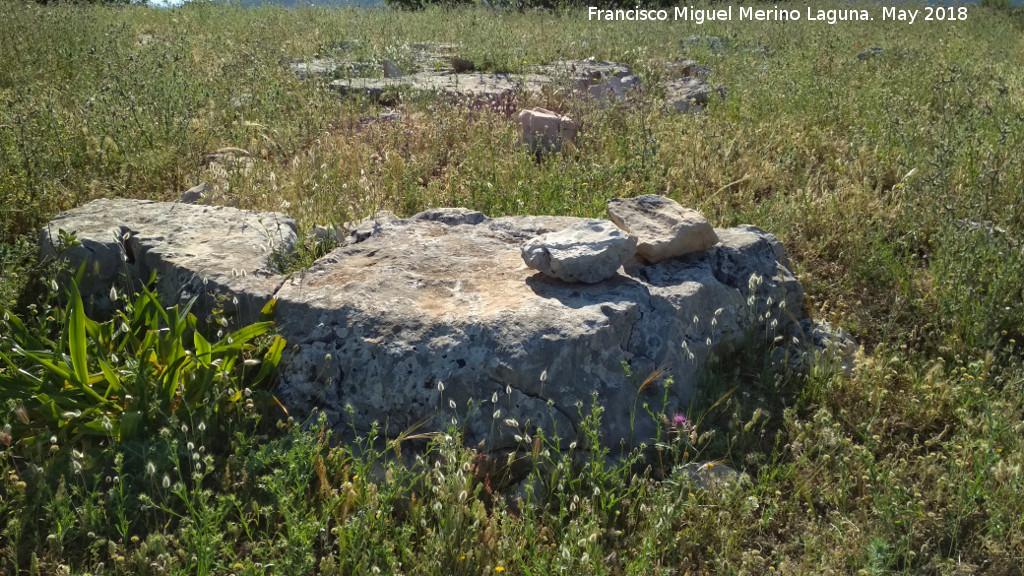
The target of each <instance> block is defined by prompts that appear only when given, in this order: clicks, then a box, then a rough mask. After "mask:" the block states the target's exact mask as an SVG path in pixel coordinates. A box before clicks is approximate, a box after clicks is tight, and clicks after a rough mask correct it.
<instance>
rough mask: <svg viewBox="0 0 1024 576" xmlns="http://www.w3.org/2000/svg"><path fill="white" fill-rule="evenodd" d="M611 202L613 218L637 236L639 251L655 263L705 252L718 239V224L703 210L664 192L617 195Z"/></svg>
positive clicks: (646, 258) (609, 210)
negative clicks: (705, 215) (625, 196)
mask: <svg viewBox="0 0 1024 576" xmlns="http://www.w3.org/2000/svg"><path fill="white" fill-rule="evenodd" d="M607 206H608V217H609V218H610V219H611V221H612V222H614V223H615V224H616V225H617V226H618V227H619V228H622V229H623V230H625V231H626V232H629V233H630V234H632V235H633V236H636V238H637V242H638V246H637V253H638V254H640V256H641V257H642V258H643V259H644V260H647V261H648V262H651V263H654V262H661V261H662V260H667V259H669V258H676V257H678V256H683V255H686V254H691V253H693V252H702V251H704V250H707V249H708V248H710V247H712V246H714V245H715V244H716V243H717V242H718V235H717V234H715V230H714V228H712V227H711V223H709V222H708V219H707V218H705V217H704V216H703V215H702V214H701V213H700V212H697V211H696V210H691V209H689V208H683V207H682V206H680V205H679V204H678V203H676V202H675V201H674V200H672V199H670V198H666V197H664V196H658V195H655V194H646V195H644V196H638V197H636V198H614V199H611V200H608V203H607Z"/></svg>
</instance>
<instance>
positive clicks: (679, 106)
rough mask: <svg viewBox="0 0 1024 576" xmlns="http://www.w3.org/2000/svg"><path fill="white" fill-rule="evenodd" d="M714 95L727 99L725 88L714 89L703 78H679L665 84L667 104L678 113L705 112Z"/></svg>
mask: <svg viewBox="0 0 1024 576" xmlns="http://www.w3.org/2000/svg"><path fill="white" fill-rule="evenodd" d="M712 94H718V95H719V97H721V98H723V99H724V98H725V94H726V91H725V88H723V87H721V86H719V87H717V88H716V87H714V86H712V85H711V84H708V83H707V82H705V81H704V80H702V79H701V78H697V77H692V76H691V77H687V78H677V79H674V80H669V81H667V82H665V104H666V105H667V106H668V107H669V108H671V109H673V110H676V111H677V112H689V111H691V110H692V111H699V110H703V108H704V106H705V105H706V104H707V103H708V101H709V100H710V99H711V95H712Z"/></svg>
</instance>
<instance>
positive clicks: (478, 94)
mask: <svg viewBox="0 0 1024 576" xmlns="http://www.w3.org/2000/svg"><path fill="white" fill-rule="evenodd" d="M639 85H640V82H639V80H638V79H637V78H636V76H634V75H633V70H632V68H630V67H629V66H628V65H626V64H621V63H617V62H601V61H596V60H561V61H558V62H555V63H553V64H549V65H546V66H537V67H534V69H533V70H532V71H531V72H528V73H525V74H496V73H489V74H488V73H480V72H469V73H461V74H460V73H457V71H456V72H455V73H453V72H451V71H448V70H436V69H425V70H420V71H418V72H415V73H412V74H407V75H405V76H402V77H401V78H383V79H381V78H348V79H340V80H335V81H333V82H331V88H332V89H334V90H336V91H338V92H340V93H341V94H363V95H367V96H369V97H371V98H375V99H379V98H381V97H382V96H383V95H384V94H386V93H388V92H389V91H394V90H413V91H420V92H437V93H440V94H444V95H446V96H451V97H467V96H468V97H473V98H491V99H494V98H505V97H509V96H513V95H515V94H516V93H518V92H520V91H522V92H527V93H531V94H540V93H541V92H542V91H543V90H544V88H545V87H546V86H552V87H557V86H562V87H565V88H568V89H570V90H575V91H579V92H581V93H584V94H589V95H590V96H593V97H595V98H598V99H601V100H620V99H623V98H625V97H626V96H627V95H628V94H629V92H630V90H633V89H634V88H636V87H638V86H639Z"/></svg>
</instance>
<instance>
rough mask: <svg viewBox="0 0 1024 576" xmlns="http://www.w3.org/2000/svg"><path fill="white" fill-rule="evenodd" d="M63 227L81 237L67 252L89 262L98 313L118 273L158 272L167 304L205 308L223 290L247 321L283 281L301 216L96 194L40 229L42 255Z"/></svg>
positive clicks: (88, 286)
mask: <svg viewBox="0 0 1024 576" xmlns="http://www.w3.org/2000/svg"><path fill="white" fill-rule="evenodd" d="M60 230H64V231H65V232H73V233H74V234H75V236H76V238H77V240H78V241H79V242H81V246H73V247H70V248H66V249H64V250H62V251H61V254H62V255H63V256H64V257H66V258H67V259H68V260H69V263H70V265H71V270H74V271H77V269H78V267H79V266H81V265H83V264H84V265H85V267H86V275H85V279H84V282H83V285H82V287H81V289H82V296H83V298H84V299H85V300H86V303H87V305H88V306H89V308H90V310H91V311H92V313H94V314H98V315H103V314H108V313H110V312H111V311H112V302H111V301H110V299H109V296H108V295H109V293H110V287H111V286H114V285H118V277H119V276H120V275H122V274H124V275H125V276H127V278H129V279H130V280H131V281H133V282H140V281H141V282H146V281H148V280H149V278H150V275H151V274H152V273H154V272H155V273H156V274H157V280H158V285H157V290H158V291H159V292H160V293H162V294H164V296H165V301H164V303H165V305H168V306H170V305H172V304H173V303H175V302H181V303H185V302H188V301H189V300H190V299H191V298H192V297H193V296H196V295H199V301H198V302H197V304H198V307H197V308H196V311H197V312H199V313H200V314H202V313H204V312H208V311H209V310H210V309H211V308H212V306H213V305H214V303H215V301H214V296H215V295H216V294H221V295H223V296H224V300H225V301H224V305H225V309H226V310H228V311H231V310H232V309H233V310H234V311H236V312H237V313H238V315H239V319H240V320H241V321H243V322H252V321H254V320H255V319H256V318H257V317H258V316H259V312H260V309H262V308H263V306H264V305H265V304H266V303H267V301H268V300H270V298H271V297H272V296H273V294H274V292H276V291H277V289H278V288H279V287H280V286H281V284H283V283H284V277H283V276H280V275H278V274H277V273H276V270H275V267H274V265H273V258H274V257H275V255H276V256H283V255H286V254H288V253H290V252H291V251H292V249H293V248H294V246H295V242H296V238H297V237H296V233H295V222H294V221H293V220H292V219H291V218H289V217H288V216H285V215H284V214H279V213H276V212H251V211H246V210H238V209H235V208H227V207H223V206H197V205H191V204H181V203H171V202H166V203H165V202H149V201H144V200H124V199H100V200H94V201H92V202H90V203H88V204H85V205H83V206H80V207H78V208H75V209H74V210H70V211H68V212H65V213H63V214H61V215H60V216H58V217H57V218H55V219H54V220H53V221H52V222H50V223H49V224H48V225H47V226H46V227H44V228H43V230H42V234H41V246H42V252H43V254H44V255H46V256H53V255H56V254H57V252H58V249H60V246H59V231H60ZM236 301H237V303H236Z"/></svg>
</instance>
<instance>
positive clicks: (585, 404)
mask: <svg viewBox="0 0 1024 576" xmlns="http://www.w3.org/2000/svg"><path fill="white" fill-rule="evenodd" d="M594 222H595V221H593V220H586V219H580V218H568V217H554V216H522V217H503V218H494V219H490V218H486V217H485V216H484V215H483V214H481V213H479V212H474V211H472V210H465V209H438V210H430V211H427V212H424V213H421V214H418V215H416V216H414V217H412V218H408V219H397V218H395V217H394V216H393V215H390V214H388V213H380V214H378V215H377V216H376V217H375V218H374V219H373V220H367V221H365V222H362V223H360V224H359V225H358V226H357V227H356V229H355V230H353V231H352V233H351V234H350V235H349V236H348V237H347V238H345V239H344V240H343V241H342V243H341V245H340V246H339V247H338V248H336V249H335V250H333V251H332V252H330V253H329V254H327V255H326V256H324V257H322V258H320V259H319V260H318V261H317V262H316V263H314V264H313V266H312V267H310V268H309V269H306V270H304V271H301V272H296V273H294V274H292V275H291V276H290V277H289V278H288V279H285V278H283V277H281V276H279V275H276V274H275V273H274V268H273V265H272V264H273V255H274V254H275V253H277V252H279V251H281V250H285V249H288V248H290V247H291V245H292V244H294V242H295V232H294V223H293V222H292V221H291V220H290V219H289V218H287V217H286V216H283V215H280V214H274V213H263V214H259V213H253V212H244V211H240V210H234V209H230V208H214V207H205V206H192V205H183V204H157V203H152V202H140V201H131V200H100V201H96V202H93V203H90V204H87V205H85V206H82V207H81V208H78V209H76V210H73V211H71V212H69V213H67V214H64V215H62V216H61V217H59V218H57V219H56V220H55V221H54V222H53V223H51V224H50V225H49V226H48V227H47V229H46V230H44V232H43V245H44V248H45V249H47V250H49V251H51V252H52V251H53V250H54V245H55V244H56V242H57V230H58V228H61V229H64V230H66V231H75V232H76V234H77V237H78V239H79V240H81V241H82V242H83V246H82V247H78V248H72V249H70V250H69V251H68V252H67V255H68V256H69V257H71V259H72V261H73V262H84V263H86V266H87V270H88V272H89V273H90V275H91V277H92V285H91V286H92V288H91V289H90V294H93V296H94V298H93V300H94V301H95V302H99V299H101V298H102V296H101V295H102V294H106V291H107V290H109V285H110V283H112V282H113V280H114V277H115V276H116V275H117V274H118V273H120V272H121V271H122V270H124V271H125V272H127V273H128V274H129V276H133V277H135V278H145V277H147V276H148V274H149V273H150V272H151V271H156V272H157V273H158V274H159V275H160V284H159V289H160V290H161V291H162V292H164V295H165V297H166V298H169V299H170V301H169V302H168V303H170V302H171V301H174V300H176V299H179V298H180V299H185V298H187V297H189V296H190V295H192V294H201V295H204V298H205V299H206V300H207V301H209V300H210V299H209V298H208V297H207V296H205V295H206V294H207V293H208V292H214V291H224V292H226V293H227V295H228V301H229V302H230V301H231V300H232V299H235V300H237V301H238V302H239V304H238V312H239V313H240V315H241V316H242V317H243V318H247V317H251V316H252V315H253V314H254V313H257V312H258V311H259V309H260V308H261V306H262V303H264V302H266V301H267V300H268V299H269V298H274V299H276V302H277V307H276V310H277V323H278V328H279V331H280V334H281V336H283V337H284V338H285V339H286V340H287V341H288V345H289V349H290V350H289V353H288V354H287V358H288V360H287V362H286V363H285V364H284V366H283V367H282V371H281V374H280V383H279V387H278V389H277V392H276V394H277V396H278V397H279V398H280V400H281V401H282V402H283V403H284V405H285V406H287V408H288V409H289V411H290V413H291V414H292V415H293V416H295V417H296V418H297V419H299V420H304V419H306V418H307V417H309V416H310V414H311V413H312V412H313V411H314V410H322V411H324V412H325V413H326V414H327V416H328V417H329V419H330V421H331V422H332V423H334V424H335V425H336V426H337V427H338V429H339V431H342V432H347V433H355V434H363V433H365V432H367V431H368V430H370V429H371V427H372V426H373V424H374V423H375V422H376V423H378V424H379V425H380V427H381V428H382V429H383V430H384V432H385V433H386V434H388V435H390V436H395V435H397V434H398V433H400V432H402V431H404V430H406V429H407V428H409V427H410V426H412V425H414V424H416V423H419V422H421V421H422V420H424V419H426V420H427V421H428V422H429V424H428V428H432V429H435V430H437V429H443V427H444V426H446V425H447V423H449V422H451V421H452V418H455V422H457V424H458V425H459V426H461V427H463V429H464V430H465V433H466V437H467V440H468V441H470V442H472V443H473V444H476V443H478V442H484V446H485V450H496V449H504V448H513V447H516V446H517V445H518V443H519V442H520V440H518V439H517V435H520V434H522V433H523V432H524V431H527V432H529V433H531V434H532V433H536V430H537V429H538V428H542V429H543V430H544V433H545V434H546V436H547V437H548V438H554V437H555V436H557V437H558V438H560V439H561V440H562V441H563V442H565V443H568V442H571V441H574V440H576V438H577V431H578V429H579V426H580V424H581V422H582V420H583V418H584V417H585V416H587V415H588V414H589V413H590V409H591V406H592V402H594V401H596V402H597V404H598V405H600V406H601V407H602V408H603V410H604V413H603V415H602V428H601V432H602V435H603V436H602V437H603V440H604V441H605V442H606V443H607V444H608V445H609V446H612V447H615V448H616V449H617V448H618V447H619V446H625V447H627V448H628V447H632V446H636V445H638V444H640V443H641V442H646V441H649V440H650V438H651V437H652V435H653V433H654V431H655V427H656V424H655V422H654V419H652V418H651V417H650V416H649V415H648V413H647V411H646V410H645V408H644V405H648V406H649V407H650V409H651V410H652V411H656V412H660V411H662V410H664V411H665V412H666V413H669V414H671V413H674V412H676V411H680V412H685V410H686V407H687V406H688V405H689V402H690V400H691V399H692V397H693V394H694V391H695V390H696V387H697V386H700V383H701V378H702V373H703V369H704V366H705V363H706V362H707V360H708V358H709V356H710V355H712V354H717V355H726V354H730V353H731V352H732V351H733V350H734V349H735V348H736V347H738V346H741V345H743V344H744V343H745V342H747V340H748V338H749V337H750V336H749V335H757V338H762V337H764V336H765V335H766V333H767V334H768V336H769V338H771V337H773V336H772V335H773V334H776V333H777V334H780V335H785V334H790V333H792V331H790V332H787V331H786V330H787V328H788V327H789V326H791V325H793V324H794V323H795V322H798V321H800V320H802V319H803V318H802V315H801V305H802V302H803V290H802V288H801V286H800V284H799V282H797V280H796V278H795V277H794V276H793V274H792V273H791V272H790V269H789V264H788V260H787V258H786V254H785V251H784V250H783V248H782V245H781V243H780V242H779V241H778V240H777V239H776V238H775V237H774V236H772V235H771V234H769V233H767V232H765V231H764V230H761V229H759V228H756V227H754V226H740V227H736V228H728V229H718V230H717V236H718V238H719V240H720V241H719V243H717V244H715V245H714V246H711V247H710V248H708V249H707V250H704V251H701V252H695V253H691V254H687V255H683V256H680V257H675V258H668V259H665V260H662V261H660V262H657V263H653V264H648V263H645V262H644V261H642V260H640V259H638V258H633V259H631V260H629V261H627V262H626V263H625V265H624V266H622V267H621V268H619V270H621V272H620V273H618V274H614V275H613V276H611V277H610V278H608V279H606V280H604V281H601V282H597V283H594V284H579V283H568V282H564V281H561V280H558V279H555V278H551V277H548V276H546V275H544V274H542V273H538V272H536V271H535V270H532V269H531V268H529V267H528V266H527V265H526V264H525V263H524V261H523V257H522V247H523V245H524V243H528V242H530V241H531V240H533V239H534V238H536V237H538V236H541V235H544V234H549V233H557V232H561V231H565V230H567V229H570V228H572V227H574V226H578V225H581V224H582V225H586V226H591V225H593V223H594ZM597 222H603V224H602V226H612V224H611V223H610V222H606V221H597ZM104 284H105V288H104V287H103V285H104ZM627 368H628V372H629V374H631V375H632V376H628V375H627V370H626V369H627ZM652 374H655V375H656V374H664V376H663V378H662V379H661V380H658V382H657V383H656V384H655V385H652V386H648V387H645V388H642V387H641V386H640V384H641V383H642V382H643V381H644V380H645V379H647V378H648V376H649V375H652Z"/></svg>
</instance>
